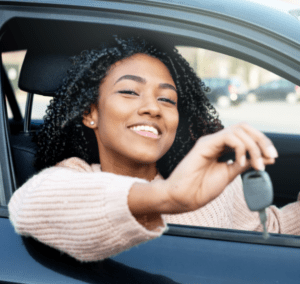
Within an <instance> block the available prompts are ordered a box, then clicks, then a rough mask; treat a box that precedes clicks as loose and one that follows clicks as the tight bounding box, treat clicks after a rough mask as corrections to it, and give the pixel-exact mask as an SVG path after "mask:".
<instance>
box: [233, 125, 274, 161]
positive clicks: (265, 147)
mask: <svg viewBox="0 0 300 284" xmlns="http://www.w3.org/2000/svg"><path fill="white" fill-rule="evenodd" d="M239 127H241V128H242V129H244V130H245V131H246V132H247V133H248V134H249V135H250V136H251V137H252V138H253V139H254V140H255V142H256V143H257V144H258V146H259V147H260V149H261V152H262V154H263V156H264V157H266V158H277V157H278V152H277V150H276V148H275V146H274V145H273V143H272V141H271V140H270V139H269V138H268V137H267V136H266V135H264V134H263V133H262V132H260V131H259V130H257V129H255V128H253V127H252V126H251V125H249V124H247V123H241V124H239Z"/></svg>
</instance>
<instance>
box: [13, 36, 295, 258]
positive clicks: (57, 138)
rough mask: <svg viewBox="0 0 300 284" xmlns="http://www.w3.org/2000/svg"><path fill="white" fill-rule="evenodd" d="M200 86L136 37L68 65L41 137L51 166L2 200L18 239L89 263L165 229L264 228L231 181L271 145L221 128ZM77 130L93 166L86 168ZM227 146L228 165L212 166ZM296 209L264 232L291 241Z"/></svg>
mask: <svg viewBox="0 0 300 284" xmlns="http://www.w3.org/2000/svg"><path fill="white" fill-rule="evenodd" d="M203 88H204V84H203V83H202V82H201V80H200V79H199V78H197V76H196V75H195V73H194V72H193V70H192V69H191V68H190V67H189V65H188V63H187V62H186V61H185V60H184V59H183V58H182V57H181V56H180V55H179V54H178V53H177V52H176V51H174V50H166V49H162V48H161V47H160V46H159V45H152V44H149V43H147V42H146V41H145V40H142V39H134V38H130V39H127V40H120V39H118V38H115V39H114V40H113V42H111V43H109V44H107V45H105V46H103V47H102V48H100V49H98V50H92V51H84V52H82V54H81V55H80V56H78V57H75V58H74V65H73V67H72V69H71V70H70V71H69V75H68V77H67V78H66V80H65V82H64V84H63V86H62V87H61V89H60V90H59V91H58V92H57V95H56V97H55V98H54V100H53V101H52V102H51V104H50V106H49V107H48V110H47V115H46V117H45V123H44V125H43V128H42V130H41V132H40V133H39V135H38V139H37V142H38V146H39V151H38V154H37V162H36V164H37V167H39V168H40V169H42V168H45V167H47V168H46V169H43V170H42V171H41V172H40V173H39V174H37V175H36V176H34V177H33V178H31V179H30V180H29V181H28V182H27V183H26V184H24V185H23V186H22V187H21V188H20V189H18V191H17V192H16V193H15V194H14V195H13V197H12V199H11V201H10V203H9V211H10V220H11V221H12V223H13V225H14V226H15V229H16V231H17V232H18V233H20V234H23V235H29V236H33V237H34V238H36V239H38V240H39V241H41V242H43V243H45V244H48V245H50V246H52V247H54V248H57V249H59V250H61V251H63V252H66V253H68V254H69V255H71V256H73V257H75V258H76V259H78V260H80V261H95V260H100V259H104V258H106V257H109V256H112V255H115V254H117V253H119V252H122V251H124V250H126V249H129V248H130V247H132V246H134V245H137V244H139V243H142V242H145V241H147V240H149V239H153V238H156V237H158V236H160V235H161V234H162V233H163V232H164V231H165V230H166V224H165V222H169V223H180V224H191V225H204V226H213V227H223V228H240V229H247V230H261V227H260V221H259V218H258V215H257V214H256V213H253V212H250V211H249V210H248V208H247V206H246V204H245V201H244V198H243V191H242V184H241V180H240V177H239V174H240V173H242V172H243V171H244V170H245V169H247V168H249V167H250V166H252V167H254V168H255V169H257V170H263V169H264V167H265V165H268V164H273V163H274V161H275V158H276V157H277V152H276V149H275V148H274V146H273V144H272V143H271V141H270V140H269V139H268V138H267V137H265V136H264V135H263V134H262V133H260V132H259V131H257V130H255V129H253V128H252V127H250V126H249V125H247V124H240V125H236V126H233V127H230V128H228V129H223V130H221V129H222V126H221V124H220V121H219V120H218V117H217V115H216V112H215V110H214V108H213V107H212V106H211V105H210V104H209V102H208V100H207V99H206V97H205V96H204V93H203ZM84 127H87V128H89V129H92V130H93V131H94V133H95V136H96V139H97V145H98V150H99V156H100V165H101V166H100V165H99V164H92V165H90V163H91V161H92V160H93V159H94V158H95V157H93V156H92V154H91V152H90V149H89V148H90V144H89V141H87V139H86V136H85V133H86V131H85V130H84ZM208 134H210V135H208ZM202 136H204V137H202ZM199 137H201V139H198V138H199ZM226 147H230V148H232V149H234V151H235V152H236V161H235V162H232V163H221V162H218V158H219V157H220V156H221V155H222V153H223V152H224V151H225V150H226ZM247 151H248V152H249V154H250V157H251V159H249V160H248V159H246V152H247ZM188 152H189V153H188ZM187 153H188V154H187ZM186 154H187V155H186ZM184 156H186V157H185V158H184ZM160 174H162V175H163V177H164V178H163V177H162V176H161V175H160ZM224 189H225V190H224ZM298 211H299V204H298V203H295V204H291V205H289V206H288V207H287V209H284V210H282V211H280V210H279V209H277V208H275V207H272V208H271V209H270V210H269V212H268V214H269V220H268V224H267V225H268V228H269V230H270V231H272V232H283V233H299V232H300V231H299V229H298V228H297V227H296V228H295V226H293V224H294V221H293V223H291V222H290V219H289V218H290V217H291V215H293V216H299V214H298V213H299V212H298Z"/></svg>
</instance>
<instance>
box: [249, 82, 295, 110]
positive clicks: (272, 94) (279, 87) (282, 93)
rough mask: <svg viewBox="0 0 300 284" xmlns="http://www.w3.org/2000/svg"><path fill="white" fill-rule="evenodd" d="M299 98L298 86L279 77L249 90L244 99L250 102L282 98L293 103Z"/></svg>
mask: <svg viewBox="0 0 300 284" xmlns="http://www.w3.org/2000/svg"><path fill="white" fill-rule="evenodd" d="M299 98H300V87H299V86H297V85H295V84H293V83H291V82H290V81H288V80H284V79H280V80H274V81H271V82H268V83H266V84H263V85H261V86H259V87H258V88H256V89H252V90H249V92H248V93H247V95H246V100H247V101H248V102H250V103H252V102H257V101H275V100H284V101H286V102H287V103H291V104H292V103H295V102H297V101H298V100H299Z"/></svg>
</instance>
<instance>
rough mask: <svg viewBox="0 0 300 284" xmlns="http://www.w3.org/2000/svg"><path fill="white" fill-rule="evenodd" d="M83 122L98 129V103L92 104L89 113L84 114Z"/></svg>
mask: <svg viewBox="0 0 300 284" xmlns="http://www.w3.org/2000/svg"><path fill="white" fill-rule="evenodd" d="M82 123H83V124H84V125H85V126H86V127H88V128H91V129H96V128H97V127H98V108H97V106H96V105H94V104H92V105H91V112H90V113H89V114H84V115H83V119H82Z"/></svg>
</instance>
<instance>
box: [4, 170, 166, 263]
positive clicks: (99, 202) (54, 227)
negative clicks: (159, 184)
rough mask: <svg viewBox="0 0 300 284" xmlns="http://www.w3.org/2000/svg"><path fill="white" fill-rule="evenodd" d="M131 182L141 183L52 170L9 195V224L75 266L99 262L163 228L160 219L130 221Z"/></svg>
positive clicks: (90, 173) (148, 238)
mask: <svg viewBox="0 0 300 284" xmlns="http://www.w3.org/2000/svg"><path fill="white" fill-rule="evenodd" d="M136 182H138V183H139V184H140V185H143V184H146V181H144V180H141V179H136V178H131V177H125V176H116V175H114V174H111V173H103V172H78V171H76V170H73V169H69V168H62V167H52V168H49V169H46V170H44V171H42V172H41V173H39V174H38V175H36V176H34V177H33V178H32V179H30V180H29V181H28V182H27V183H25V184H24V185H23V186H22V187H21V188H20V189H18V190H17V191H16V192H15V194H14V195H13V197H12V198H11V201H10V203H9V206H8V207H9V212H10V220H11V222H12V223H13V225H14V227H15V229H16V231H17V232H18V233H20V234H22V235H26V236H32V237H34V238H36V239H38V240H39V241H41V242H43V243H45V244H47V245H49V246H51V247H54V248H56V249H59V250H60V251H62V252H65V253H68V254H69V255H71V256H73V257H74V258H76V259H78V260H80V261H95V260H101V259H104V258H107V257H109V256H112V255H115V254H117V253H120V252H122V251H124V250H126V249H129V248H131V247H132V246H134V245H137V244H140V243H142V242H145V241H147V240H150V239H153V238H156V237H158V236H160V235H161V234H162V233H163V231H164V230H165V229H166V227H165V225H164V223H163V222H162V220H161V218H160V217H159V218H156V219H154V220H151V219H150V220H148V219H147V218H146V219H145V218H143V219H140V220H139V222H137V221H136V219H135V218H134V217H133V216H132V214H131V212H130V211H129V209H128V205H127V196H128V192H129V190H130V188H131V187H132V184H133V183H136ZM141 223H142V224H143V225H141ZM148 228H149V229H148Z"/></svg>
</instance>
